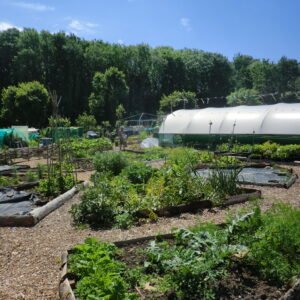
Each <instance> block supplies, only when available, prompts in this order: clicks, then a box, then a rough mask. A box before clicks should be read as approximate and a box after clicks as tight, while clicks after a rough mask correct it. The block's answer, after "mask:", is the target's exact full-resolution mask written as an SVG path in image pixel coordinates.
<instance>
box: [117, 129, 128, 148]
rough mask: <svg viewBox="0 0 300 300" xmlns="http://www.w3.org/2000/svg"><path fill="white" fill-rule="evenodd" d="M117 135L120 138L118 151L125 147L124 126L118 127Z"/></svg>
mask: <svg viewBox="0 0 300 300" xmlns="http://www.w3.org/2000/svg"><path fill="white" fill-rule="evenodd" d="M118 136H119V140H120V151H121V150H124V149H125V148H126V147H127V135H126V134H125V133H124V128H123V127H120V128H119V130H118Z"/></svg>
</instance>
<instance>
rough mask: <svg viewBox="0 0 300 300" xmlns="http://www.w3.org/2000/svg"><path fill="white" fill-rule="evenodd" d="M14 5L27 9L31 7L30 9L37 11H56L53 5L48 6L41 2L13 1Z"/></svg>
mask: <svg viewBox="0 0 300 300" xmlns="http://www.w3.org/2000/svg"><path fill="white" fill-rule="evenodd" d="M12 4H13V5H14V6H17V7H21V8H25V9H30V10H35V11H40V12H43V11H54V10H55V8H54V7H53V6H48V5H44V4H41V3H30V2H13V3H12Z"/></svg>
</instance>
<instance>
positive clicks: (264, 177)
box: [196, 166, 297, 188]
mask: <svg viewBox="0 0 300 300" xmlns="http://www.w3.org/2000/svg"><path fill="white" fill-rule="evenodd" d="M218 172H223V173H224V174H228V173H230V172H232V170H231V169H222V170H219V171H218ZM237 172H238V174H237V180H238V182H239V183H241V184H251V185H261V186H264V185H265V186H277V187H285V188H289V187H290V186H291V185H292V184H293V183H294V182H295V181H296V179H297V175H295V174H293V173H292V172H291V171H290V170H288V169H284V168H278V167H270V166H267V167H263V168H257V167H244V168H242V169H241V170H240V171H237ZM196 173H197V175H198V176H201V177H204V178H209V177H210V176H213V175H214V174H215V170H214V169H208V168H207V169H198V170H197V172H196Z"/></svg>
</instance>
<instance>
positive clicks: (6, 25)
mask: <svg viewBox="0 0 300 300" xmlns="http://www.w3.org/2000/svg"><path fill="white" fill-rule="evenodd" d="M10 28H16V29H18V30H20V31H22V30H23V29H22V28H20V27H18V26H15V25H13V24H11V23H8V22H0V31H4V30H7V29H10Z"/></svg>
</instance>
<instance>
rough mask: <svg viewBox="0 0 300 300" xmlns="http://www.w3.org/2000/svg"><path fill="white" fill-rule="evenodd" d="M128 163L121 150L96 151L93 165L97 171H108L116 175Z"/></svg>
mask: <svg viewBox="0 0 300 300" xmlns="http://www.w3.org/2000/svg"><path fill="white" fill-rule="evenodd" d="M127 165H128V160H127V158H126V156H125V155H124V154H123V153H122V152H104V153H97V154H96V155H95V158H94V167H95V169H96V171H97V172H99V173H106V172H109V173H111V174H112V175H114V176H116V175H118V174H120V173H121V171H122V170H123V169H124V168H125V167H126V166H127Z"/></svg>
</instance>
